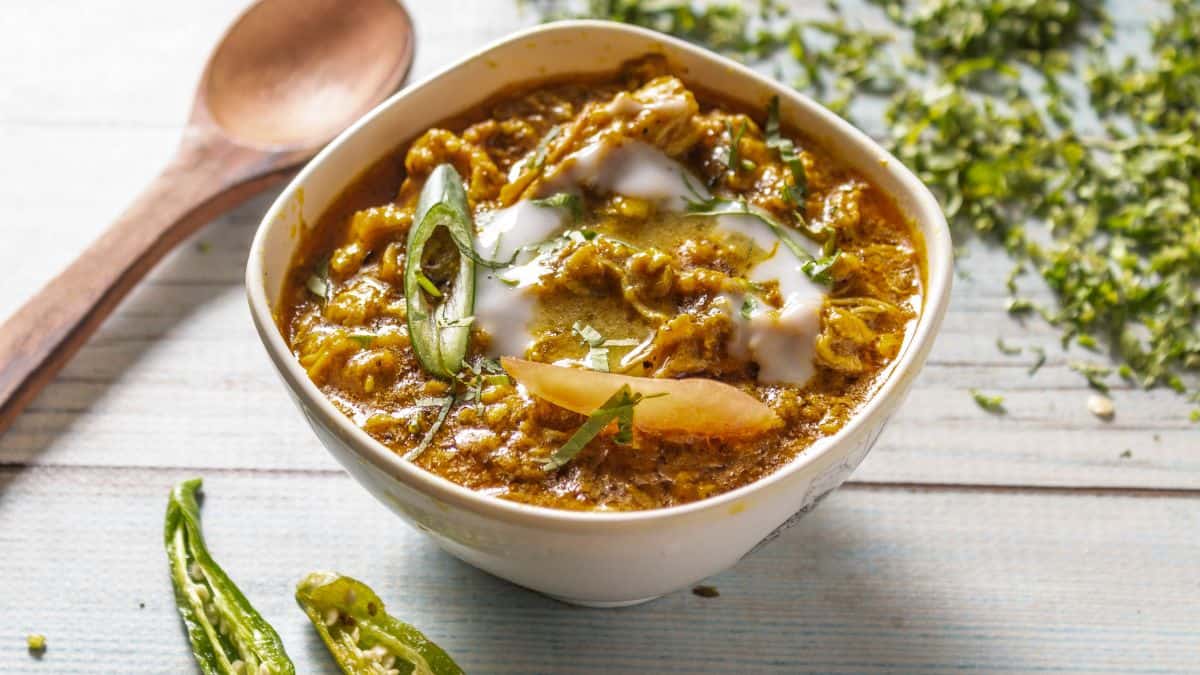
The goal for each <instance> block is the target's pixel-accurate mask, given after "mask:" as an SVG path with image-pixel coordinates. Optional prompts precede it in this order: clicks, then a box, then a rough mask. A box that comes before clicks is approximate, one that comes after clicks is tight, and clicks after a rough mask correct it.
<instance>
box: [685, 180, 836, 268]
mask: <svg viewBox="0 0 1200 675" xmlns="http://www.w3.org/2000/svg"><path fill="white" fill-rule="evenodd" d="M683 181H684V185H685V186H686V187H687V189H688V191H689V192H690V193H691V194H692V196H691V198H690V199H686V200H685V208H686V210H685V213H684V215H688V216H700V217H716V216H752V217H754V218H757V219H758V220H760V221H761V222H762V223H764V224H765V225H766V226H767V227H768V228H770V230H771V233H772V234H774V235H775V236H776V237H777V238H778V239H779V241H780V242H781V243H782V244H783V245H784V246H785V247H786V248H787V249H788V250H789V251H791V252H792V255H794V256H796V258H797V259H798V260H800V261H801V263H802V265H801V269H802V270H804V272H805V274H807V275H808V276H809V278H811V279H812V280H813V281H816V282H817V283H828V277H827V276H826V281H821V279H819V278H817V277H816V276H813V275H814V274H816V275H818V276H820V275H822V274H824V272H826V271H828V265H829V264H832V260H830V261H829V263H827V264H826V265H824V266H821V265H816V264H815V263H816V259H815V258H813V257H812V254H810V253H809V252H808V251H806V250H805V249H804V247H803V246H801V245H800V244H799V243H797V242H796V240H795V239H793V238H792V237H791V235H790V234H788V230H787V228H786V227H785V226H784V225H783V223H780V222H779V221H778V220H775V218H773V217H772V216H771V214H769V213H767V212H766V211H763V210H762V209H760V208H757V207H755V206H751V205H750V204H748V203H746V202H744V201H741V200H736V199H721V198H720V197H715V196H714V197H709V198H707V199H706V198H705V197H704V196H703V195H701V194H700V192H699V191H698V190H697V189H696V187H695V186H694V185H692V182H691V180H690V179H688V177H687V174H684V176H683ZM810 262H811V263H814V265H812V266H807V268H806V266H805V263H810ZM809 270H812V272H811V273H810V272H809Z"/></svg>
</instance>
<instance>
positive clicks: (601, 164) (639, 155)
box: [542, 141, 708, 212]
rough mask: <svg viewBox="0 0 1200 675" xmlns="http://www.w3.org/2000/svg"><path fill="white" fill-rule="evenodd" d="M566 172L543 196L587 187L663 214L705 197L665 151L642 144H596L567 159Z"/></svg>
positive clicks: (688, 173)
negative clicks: (649, 205)
mask: <svg viewBox="0 0 1200 675" xmlns="http://www.w3.org/2000/svg"><path fill="white" fill-rule="evenodd" d="M562 166H563V167H564V168H563V169H562V170H561V171H560V172H559V173H558V174H557V175H556V176H555V177H554V178H553V179H552V180H551V181H550V182H549V183H547V184H546V186H545V187H544V188H543V189H542V194H543V195H549V194H553V193H555V192H563V191H566V190H573V189H575V186H577V185H585V186H587V187H588V188H591V189H592V190H594V191H596V192H598V193H600V194H618V195H623V196H625V197H634V198H637V199H644V200H646V201H648V202H653V203H654V204H655V205H656V206H658V208H659V210H661V211H672V212H678V211H683V210H684V207H685V206H686V202H687V200H688V199H690V198H692V194H693V193H692V192H691V191H689V190H688V187H687V184H686V183H685V182H684V176H685V175H686V176H687V180H688V181H690V182H691V184H692V185H693V187H695V188H696V190H697V191H698V192H699V193H700V194H701V196H703V197H707V196H708V195H707V193H706V192H705V191H704V188H703V187H702V186H703V183H702V182H701V181H700V180H699V179H698V178H696V177H695V176H693V175H692V174H691V172H689V171H688V170H687V169H685V168H684V167H683V165H682V164H680V163H679V162H676V161H675V160H673V159H671V158H670V157H668V156H667V155H665V154H664V153H663V152H662V151H661V150H659V149H658V148H655V147H653V146H650V145H646V144H645V143H642V142H640V141H626V142H624V143H620V144H614V143H599V142H598V143H592V144H591V145H587V146H585V147H583V148H582V149H580V150H576V151H575V152H573V153H571V154H570V155H567V157H566V158H565V159H564V160H563V165H562Z"/></svg>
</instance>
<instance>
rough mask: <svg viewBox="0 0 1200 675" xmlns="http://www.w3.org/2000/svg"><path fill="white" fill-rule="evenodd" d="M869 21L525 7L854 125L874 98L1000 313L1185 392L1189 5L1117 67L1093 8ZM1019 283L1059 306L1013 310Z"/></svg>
mask: <svg viewBox="0 0 1200 675" xmlns="http://www.w3.org/2000/svg"><path fill="white" fill-rule="evenodd" d="M870 2H871V3H872V4H875V5H877V6H879V7H880V8H882V10H883V12H884V14H885V15H886V17H887V19H888V20H890V22H892V25H890V26H885V27H884V30H881V31H878V32H876V31H871V30H865V29H862V28H859V27H856V26H855V24H854V23H853V21H854V20H855V19H856V17H854V16H851V13H852V12H853V13H854V14H856V15H857V14H859V13H860V10H859V8H853V9H850V8H843V7H841V6H839V5H837V4H836V3H832V4H831V5H830V8H831V12H832V14H833V18H832V19H827V20H813V19H811V18H809V13H808V11H807V10H805V9H798V8H796V7H795V6H792V5H790V4H787V3H781V2H774V1H768V2H765V3H763V4H762V5H761V6H760V9H759V11H758V12H749V11H747V10H745V9H743V7H742V6H741V5H740V4H737V3H733V2H728V1H724V2H723V1H721V0H715V1H714V2H705V3H694V2H691V1H689V0H646V1H642V2H639V1H637V0H619V1H616V0H613V1H600V0H596V1H594V2H589V3H586V6H587V8H588V11H587V12H585V13H584V14H582V15H581V14H580V13H579V12H572V11H567V8H569V7H572V6H575V7H577V6H578V4H575V3H572V2H568V1H566V0H538V2H537V3H536V7H537V8H538V9H539V10H541V11H542V13H543V16H544V17H546V18H558V17H562V16H566V15H570V16H576V17H579V16H586V17H589V18H604V19H612V20H616V21H622V22H625V23H632V24H637V25H641V26H646V27H649V28H652V29H655V30H659V31H662V32H666V33H670V34H672V35H675V36H677V37H680V38H683V39H685V40H690V41H692V42H696V43H700V44H702V45H704V46H707V47H709V48H711V49H714V50H716V51H719V52H721V53H724V54H727V55H730V56H733V57H734V58H737V59H740V60H742V61H745V62H748V63H751V64H753V65H756V66H759V67H761V68H762V69H764V70H767V71H768V72H771V73H773V74H774V75H775V76H776V77H777V78H779V79H781V80H783V81H786V82H788V83H790V84H791V85H792V86H794V87H795V88H797V89H800V90H803V91H805V92H807V93H809V94H810V95H812V96H814V97H815V98H817V99H818V100H820V101H822V102H824V103H825V104H826V105H827V106H829V107H830V108H832V109H833V110H835V111H836V112H839V113H841V114H843V115H845V116H847V117H849V118H856V117H859V116H860V113H863V114H866V113H870V112H871V111H874V110H878V109H879V108H880V106H878V105H873V103H874V102H873V101H871V98H872V97H874V98H876V99H878V98H881V97H882V98H884V99H885V100H884V101H883V103H884V106H883V108H884V109H885V110H886V114H885V115H884V119H882V120H880V119H878V118H877V117H878V116H869V115H868V116H866V117H865V118H864V119H856V120H855V121H856V122H858V123H859V125H860V126H862V127H864V128H866V129H868V130H873V131H875V133H876V135H877V136H878V137H880V139H881V140H882V141H883V142H884V144H885V145H887V146H888V147H889V149H890V150H892V152H893V153H895V154H896V155H897V156H898V157H899V158H900V160H901V161H903V162H904V163H905V165H907V166H908V167H910V168H911V169H913V170H914V171H915V172H916V173H917V174H918V176H919V177H920V178H921V179H922V180H923V181H924V182H925V183H926V184H928V185H929V186H930V187H931V188H932V189H933V190H934V192H935V193H936V194H937V196H938V198H939V199H940V201H941V204H942V207H943V210H944V212H945V214H946V218H947V220H948V221H949V222H950V224H951V227H952V228H953V230H954V234H955V239H956V241H957V242H960V245H961V242H963V241H964V240H965V239H966V238H970V237H976V238H978V239H980V240H982V241H984V242H987V243H991V244H992V245H994V246H997V247H1000V248H1002V249H1003V250H1004V251H1005V252H1006V253H1007V254H1008V255H1009V256H1010V257H1011V258H1012V259H1013V260H1014V263H1015V265H1016V267H1015V269H1014V275H1013V276H1010V278H1009V279H1008V283H1007V284H1006V285H1007V286H1008V290H1009V292H1010V294H1011V295H1012V298H1011V300H1010V301H1009V303H1008V307H1007V309H1008V311H1009V312H1010V313H1012V314H1014V315H1019V316H1022V317H1024V316H1027V315H1031V314H1034V313H1037V314H1038V315H1039V316H1041V317H1042V318H1043V319H1044V320H1046V321H1048V322H1049V323H1051V324H1052V325H1054V326H1055V327H1057V328H1058V329H1060V330H1061V331H1062V335H1063V336H1064V338H1065V341H1067V342H1069V341H1071V340H1076V341H1077V342H1078V343H1079V344H1080V345H1081V346H1083V347H1085V348H1088V349H1095V350H1097V351H1105V352H1107V351H1109V350H1111V352H1112V353H1113V354H1114V355H1115V363H1114V364H1113V365H1114V366H1115V367H1118V370H1119V373H1120V374H1121V375H1122V377H1126V379H1129V380H1132V381H1133V382H1135V383H1137V384H1140V385H1142V386H1147V387H1149V386H1155V385H1163V386H1167V387H1170V388H1173V389H1175V390H1177V391H1185V392H1187V391H1188V390H1189V383H1190V392H1191V393H1193V394H1195V393H1197V391H1198V390H1197V386H1196V384H1195V383H1196V382H1197V381H1198V380H1197V377H1196V376H1197V375H1200V324H1197V323H1196V321H1195V319H1194V317H1195V316H1197V315H1200V293H1197V291H1196V289H1197V287H1198V285H1200V244H1198V243H1197V242H1200V217H1198V216H1197V215H1196V214H1197V213H1200V181H1197V180H1196V179H1195V177H1196V176H1198V175H1200V150H1198V149H1197V148H1198V147H1200V146H1198V145H1197V142H1196V139H1197V133H1198V130H1200V106H1197V105H1196V101H1198V100H1200V3H1196V2H1195V1H1194V0H1166V1H1165V2H1164V4H1165V5H1166V7H1165V9H1167V10H1168V11H1167V12H1166V15H1165V16H1163V17H1161V20H1151V17H1150V15H1152V14H1154V13H1152V12H1145V13H1135V14H1136V16H1135V17H1134V20H1142V21H1144V23H1143V24H1142V26H1141V27H1139V26H1137V25H1132V24H1131V27H1130V28H1129V29H1128V30H1129V32H1130V33H1134V34H1123V35H1122V37H1121V39H1120V40H1121V42H1129V41H1133V42H1141V41H1142V40H1143V39H1144V40H1145V42H1146V43H1147V44H1148V45H1149V54H1148V55H1147V57H1146V58H1132V57H1129V58H1121V59H1118V58H1114V54H1120V53H1123V52H1127V51H1128V50H1127V49H1124V45H1123V44H1118V40H1117V39H1116V38H1114V35H1113V28H1112V24H1111V22H1110V20H1109V19H1108V18H1107V16H1106V15H1105V12H1104V10H1103V8H1102V4H1103V3H1102V2H1100V0H1078V1H1076V2H1036V1H1032V0H990V1H987V2H983V1H968V0H923V1H921V2H913V1H909V2H904V1H902V0H870ZM1143 17H1145V18H1143ZM902 69H903V70H908V71H911V72H910V73H904V74H903V76H901V75H900V73H901V70H902ZM1068 79H1070V80H1073V82H1072V86H1065V82H1066V80H1068ZM1077 85H1082V86H1077ZM859 103H865V104H867V105H861V106H860V105H857V104H859ZM767 113H768V115H767V123H766V127H765V131H766V136H767V141H768V145H769V146H770V147H772V148H773V149H775V150H776V151H777V152H779V156H780V159H781V160H782V161H783V162H784V163H785V164H786V165H787V166H788V167H789V170H790V171H791V172H792V173H793V181H794V185H791V186H789V188H788V189H787V194H785V195H784V198H785V199H788V200H789V201H791V202H792V203H793V204H795V205H796V208H797V210H798V211H799V210H801V209H799V205H800V204H802V203H803V202H802V193H803V190H804V181H802V180H801V178H802V176H803V174H802V173H801V172H797V171H796V169H797V168H800V169H802V168H803V164H802V163H801V162H798V161H797V160H798V153H796V151H795V145H794V143H792V142H791V141H790V140H789V139H787V138H785V137H784V136H783V135H782V133H781V132H780V127H779V102H778V101H772V102H771V104H770V105H769V106H768V110H767ZM1092 113H1095V114H1094V115H1093V114H1092ZM706 210H712V209H706ZM800 229H801V230H803V229H804V228H803V227H802V228H800ZM830 252H832V251H831V250H827V251H826V253H827V254H828V253H830ZM959 269H960V270H961V269H964V267H963V266H961V265H960V267H959ZM1022 272H1028V273H1030V275H1031V276H1036V277H1038V278H1040V279H1041V280H1042V282H1044V284H1045V285H1046V286H1047V287H1048V288H1049V290H1050V291H1051V292H1052V293H1053V295H1054V302H1048V303H1044V304H1043V303H1038V304H1034V303H1033V302H1031V301H1030V300H1028V299H1026V298H1023V297H1018V296H1017V287H1016V282H1015V275H1016V274H1020V273H1022ZM1035 353H1036V352H1035ZM1043 362H1044V358H1043V356H1042V355H1041V354H1039V358H1038V361H1037V362H1036V363H1035V364H1034V367H1033V368H1031V371H1036V370H1037V368H1038V367H1040V365H1041V364H1042V363H1043ZM1081 374H1082V375H1083V376H1084V377H1086V378H1088V379H1089V382H1093V385H1094V381H1096V380H1097V377H1098V375H1096V374H1095V373H1090V372H1084V371H1081Z"/></svg>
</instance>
